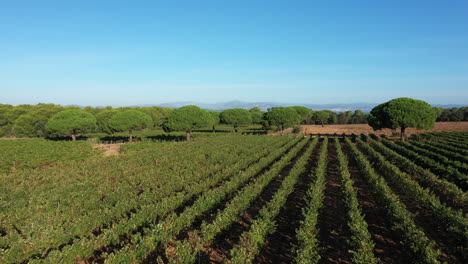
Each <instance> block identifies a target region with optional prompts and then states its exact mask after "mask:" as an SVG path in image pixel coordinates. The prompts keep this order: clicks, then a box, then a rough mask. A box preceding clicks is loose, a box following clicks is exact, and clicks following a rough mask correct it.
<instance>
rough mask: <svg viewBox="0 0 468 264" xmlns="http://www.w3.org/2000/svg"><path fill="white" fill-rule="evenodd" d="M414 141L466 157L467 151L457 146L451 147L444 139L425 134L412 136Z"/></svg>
mask: <svg viewBox="0 0 468 264" xmlns="http://www.w3.org/2000/svg"><path fill="white" fill-rule="evenodd" d="M413 137H414V139H415V140H417V141H419V142H425V143H430V144H431V145H432V146H434V147H437V148H439V149H444V150H447V151H450V152H454V153H458V154H460V155H463V156H467V155H468V150H467V149H466V148H464V146H461V145H459V144H456V145H453V144H450V142H447V141H445V140H444V139H441V138H438V137H434V136H430V135H427V134H424V133H423V134H415V135H413Z"/></svg>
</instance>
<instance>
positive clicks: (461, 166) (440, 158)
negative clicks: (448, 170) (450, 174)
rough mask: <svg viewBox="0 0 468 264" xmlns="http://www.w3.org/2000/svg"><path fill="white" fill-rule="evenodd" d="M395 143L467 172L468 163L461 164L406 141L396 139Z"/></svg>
mask: <svg viewBox="0 0 468 264" xmlns="http://www.w3.org/2000/svg"><path fill="white" fill-rule="evenodd" d="M396 143H397V144H399V145H400V146H404V147H406V148H408V149H410V150H412V151H414V152H416V153H419V154H420V155H424V156H426V157H429V158H431V159H433V160H434V161H436V162H439V163H440V164H443V165H445V166H451V167H453V168H455V169H457V170H458V171H460V172H461V173H465V174H466V173H467V172H468V164H463V163H461V162H459V161H456V160H452V159H450V158H448V157H445V156H443V155H441V154H439V153H436V152H434V151H431V150H429V149H428V148H423V147H418V146H415V145H412V144H409V143H406V142H401V141H397V142H396Z"/></svg>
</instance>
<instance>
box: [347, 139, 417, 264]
mask: <svg viewBox="0 0 468 264" xmlns="http://www.w3.org/2000/svg"><path fill="white" fill-rule="evenodd" d="M342 148H343V151H344V152H345V153H346V155H347V156H348V160H349V167H348V169H349V172H350V173H351V178H352V179H353V181H354V188H355V190H356V192H357V196H358V201H359V205H360V206H361V210H362V212H363V213H364V218H365V220H366V222H367V224H368V229H369V232H370V233H371V235H372V240H373V241H374V243H375V248H374V254H375V256H376V257H377V258H379V260H380V263H395V264H399V263H407V260H408V259H411V254H410V252H409V251H408V247H407V246H405V245H404V244H403V242H401V241H400V237H399V235H398V234H397V233H396V232H394V231H393V230H392V229H391V226H392V224H391V223H390V221H389V219H388V218H387V215H386V213H385V207H384V206H382V205H381V204H379V203H378V202H377V199H376V197H375V196H374V195H373V194H372V192H371V189H372V188H371V186H370V185H369V184H368V183H367V182H366V180H365V179H364V177H363V176H362V174H361V172H360V171H359V169H358V167H357V164H356V161H355V160H354V159H353V158H351V156H350V154H349V153H350V150H349V148H348V146H347V145H346V144H343V145H342Z"/></svg>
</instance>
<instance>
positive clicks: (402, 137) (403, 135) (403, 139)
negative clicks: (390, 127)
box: [400, 127, 406, 141]
mask: <svg viewBox="0 0 468 264" xmlns="http://www.w3.org/2000/svg"><path fill="white" fill-rule="evenodd" d="M405 130H406V127H401V138H400V139H401V141H406V134H405Z"/></svg>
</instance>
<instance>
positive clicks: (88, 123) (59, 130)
mask: <svg viewBox="0 0 468 264" xmlns="http://www.w3.org/2000/svg"><path fill="white" fill-rule="evenodd" d="M45 129H46V130H47V132H48V133H49V134H50V135H54V136H71V137H72V140H73V141H75V140H76V136H77V135H80V134H82V133H88V132H92V131H94V130H95V129H96V118H95V117H94V116H93V115H92V114H90V113H88V112H85V111H83V110H77V109H68V110H64V111H61V112H58V113H57V114H55V115H53V116H52V117H51V118H50V119H49V121H48V122H47V124H46V126H45Z"/></svg>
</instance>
